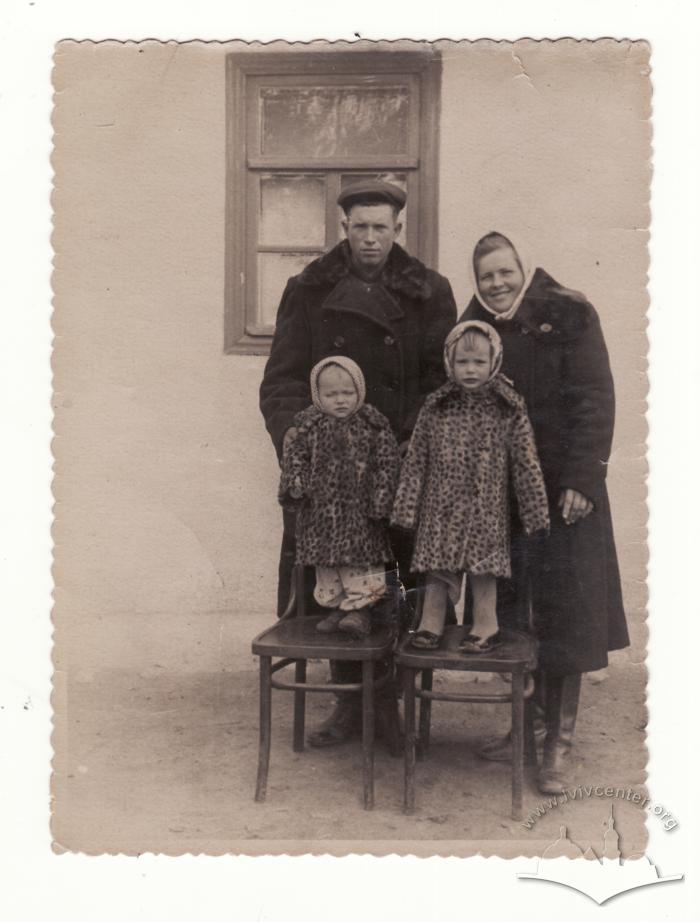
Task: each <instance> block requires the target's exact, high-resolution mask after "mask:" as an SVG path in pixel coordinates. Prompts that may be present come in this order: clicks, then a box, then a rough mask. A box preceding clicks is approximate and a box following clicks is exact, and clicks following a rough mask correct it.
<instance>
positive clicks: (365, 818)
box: [52, 39, 675, 860]
mask: <svg viewBox="0 0 700 922" xmlns="http://www.w3.org/2000/svg"><path fill="white" fill-rule="evenodd" d="M649 55H650V51H649V46H648V44H647V43H645V42H643V41H630V40H612V39H600V40H596V41H593V40H590V41H575V40H573V39H559V40H551V41H533V40H529V39H524V40H520V41H517V42H505V41H499V42H495V41H489V40H481V41H475V42H470V41H448V40H444V41H437V42H420V41H395V42H370V41H363V40H358V41H356V42H323V41H316V42H311V43H287V42H283V41H279V42H273V43H267V44H262V43H259V44H257V43H246V42H242V41H231V42H225V43H204V42H187V43H182V44H180V43H177V42H157V41H144V42H124V43H121V42H110V41H105V42H98V43H95V42H90V41H68V40H66V41H62V42H60V43H59V44H58V45H57V46H56V52H55V57H54V71H53V86H54V91H55V108H54V114H53V128H54V152H53V159H52V163H53V167H54V171H55V180H54V193H53V209H54V235H53V247H54V252H55V259H54V275H53V289H54V295H55V299H54V309H55V310H54V320H53V326H54V332H55V345H54V358H53V369H54V388H55V396H54V409H55V423H54V425H55V433H56V438H55V441H54V456H55V482H54V496H55V500H56V507H55V525H54V539H55V566H54V577H55V583H56V589H55V607H54V612H53V625H54V642H55V646H54V665H55V673H54V694H53V704H54V709H55V720H54V734H53V745H54V752H55V755H54V762H53V778H52V800H53V815H52V836H53V840H54V849H55V850H56V851H58V852H64V851H66V852H78V851H79V852H85V853H87V854H91V855H95V854H102V853H109V854H115V853H124V854H126V855H137V854H142V853H144V852H156V853H165V854H168V855H181V854H184V853H187V852H192V853H204V854H209V855H220V854H227V853H230V854H245V855H260V854H290V855H294V854H297V855H299V854H307V853H311V854H325V853H329V854H335V855H346V854H350V853H358V852H359V853H366V854H374V855H385V854H392V853H393V854H399V855H422V856H428V855H457V856H469V855H477V854H482V855H486V856H488V855H498V856H501V857H515V856H518V855H528V856H541V855H543V854H545V852H546V854H547V855H548V856H549V857H556V856H557V855H558V854H566V855H568V856H569V857H576V856H580V857H585V858H589V859H594V858H598V859H600V858H601V857H608V858H611V857H615V858H623V859H626V860H629V859H634V858H640V857H642V856H643V855H644V852H645V845H646V841H647V831H646V829H645V822H646V821H647V820H648V819H649V818H650V816H652V815H653V814H655V813H656V816H657V817H658V818H657V819H656V820H650V821H655V822H661V823H665V824H666V827H665V828H671V827H670V826H669V825H668V824H669V823H672V822H675V819H674V817H673V816H671V815H670V814H666V815H664V816H660V814H659V813H657V812H656V810H655V804H654V802H653V801H652V799H651V798H650V793H649V791H648V790H647V788H646V786H645V782H646V777H647V775H646V764H647V749H646V737H645V727H646V716H647V715H646V705H645V700H646V679H647V675H646V667H645V657H646V642H647V633H646V623H645V617H646V604H647V591H646V566H647V532H646V520H647V511H646V485H645V481H646V476H647V462H646V437H647V427H646V421H645V412H646V394H647V374H646V371H647V362H646V355H647V339H646V313H647V309H648V296H647V291H646V283H647V271H648V249H647V248H648V238H649V233H648V228H649V222H650V216H649V187H650V180H651V165H650V152H651V136H652V129H651V122H650V117H651V84H650V66H649Z"/></svg>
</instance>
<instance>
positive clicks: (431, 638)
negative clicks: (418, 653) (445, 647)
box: [411, 631, 441, 650]
mask: <svg viewBox="0 0 700 922" xmlns="http://www.w3.org/2000/svg"><path fill="white" fill-rule="evenodd" d="M440 639H441V638H440V635H439V634H433V632H432V631H416V632H415V634H412V635H411V646H412V647H415V649H416V650H437V648H438V647H439V646H440Z"/></svg>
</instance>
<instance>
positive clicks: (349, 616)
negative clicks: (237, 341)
mask: <svg viewBox="0 0 700 922" xmlns="http://www.w3.org/2000/svg"><path fill="white" fill-rule="evenodd" d="M310 384H311V398H312V400H313V406H311V407H308V408H307V409H306V410H303V411H302V412H301V413H299V414H297V416H296V419H295V422H294V427H295V429H296V435H295V437H294V438H293V439H292V440H291V441H290V442H288V443H287V444H285V446H284V451H283V456H282V478H281V483H280V491H279V498H280V502H281V503H282V504H286V503H291V504H294V505H295V506H296V508H297V533H296V545H297V558H296V562H297V563H298V564H304V565H306V566H313V567H315V568H316V588H315V591H314V598H315V599H316V601H317V602H318V603H319V605H322V606H324V607H325V608H329V609H332V611H331V613H330V614H329V615H328V616H327V617H326V618H324V619H322V620H321V621H320V622H319V623H318V625H317V630H319V631H321V632H322V633H331V632H333V631H336V630H339V631H342V632H344V633H348V634H351V635H353V636H355V637H366V636H367V635H368V634H369V633H370V630H371V609H372V607H373V606H374V605H375V604H376V603H377V602H379V601H381V600H382V599H383V598H384V596H385V595H386V593H387V582H386V574H385V568H384V564H385V563H386V562H387V561H391V560H393V557H392V554H391V548H390V546H389V540H388V536H387V530H388V524H389V514H390V512H391V506H392V502H393V499H394V494H395V492H396V484H397V480H398V471H399V450H398V445H397V443H396V439H395V437H394V435H393V433H392V431H391V427H390V426H389V422H388V420H387V419H386V417H385V416H384V415H383V414H382V413H380V412H379V410H377V409H376V408H375V407H373V406H370V405H369V404H366V403H365V402H364V401H365V380H364V376H363V374H362V371H361V369H360V367H359V366H358V365H357V364H356V363H355V362H353V361H352V359H349V358H346V357H345V356H342V355H333V356H330V357H328V358H325V359H322V360H321V361H320V362H318V364H316V365H315V366H314V367H313V368H312V370H311V380H310Z"/></svg>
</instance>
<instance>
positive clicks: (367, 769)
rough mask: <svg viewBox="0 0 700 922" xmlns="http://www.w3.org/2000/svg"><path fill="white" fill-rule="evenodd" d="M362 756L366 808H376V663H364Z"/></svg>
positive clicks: (368, 661) (365, 661) (367, 661)
mask: <svg viewBox="0 0 700 922" xmlns="http://www.w3.org/2000/svg"><path fill="white" fill-rule="evenodd" d="M362 756H363V763H364V764H363V777H364V807H365V810H371V809H372V808H373V807H374V663H373V662H372V661H371V660H363V662H362Z"/></svg>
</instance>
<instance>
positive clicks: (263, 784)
mask: <svg viewBox="0 0 700 922" xmlns="http://www.w3.org/2000/svg"><path fill="white" fill-rule="evenodd" d="M271 732H272V657H270V656H261V657H260V748H259V750H258V780H257V784H256V786H255V800H256V801H257V802H258V803H261V802H262V801H264V800H265V794H266V793H267V773H268V769H269V767H270V736H271Z"/></svg>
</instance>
